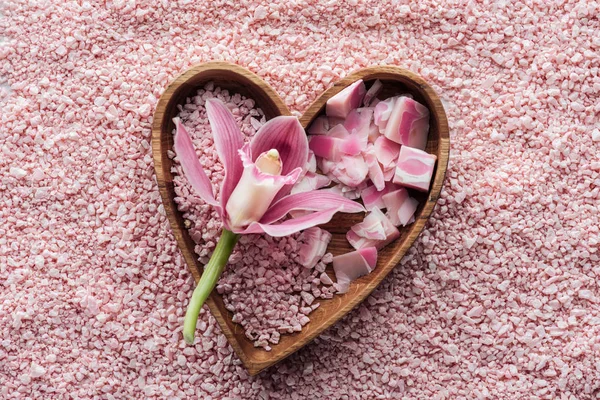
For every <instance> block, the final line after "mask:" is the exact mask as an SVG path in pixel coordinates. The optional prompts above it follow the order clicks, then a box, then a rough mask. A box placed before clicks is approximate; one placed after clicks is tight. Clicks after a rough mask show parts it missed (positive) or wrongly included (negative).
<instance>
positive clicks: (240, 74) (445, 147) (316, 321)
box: [152, 62, 450, 375]
mask: <svg viewBox="0 0 600 400" xmlns="http://www.w3.org/2000/svg"><path fill="white" fill-rule="evenodd" d="M358 79H363V80H364V81H365V84H366V85H367V88H368V87H369V86H370V85H371V84H372V83H373V82H374V81H375V80H376V79H379V80H381V81H382V82H383V84H384V91H383V93H382V94H381V95H380V96H378V97H380V98H387V97H390V96H393V95H397V94H402V93H410V94H411V95H412V96H413V97H414V98H415V100H417V101H419V102H421V103H422V104H425V105H426V106H427V108H429V111H430V115H431V116H430V131H429V140H428V142H427V149H426V151H427V152H428V153H431V154H435V155H436V156H437V163H436V167H435V171H434V177H433V179H432V184H431V188H430V191H429V193H420V192H415V191H411V196H413V197H415V198H417V199H418V200H419V208H418V209H417V212H416V214H415V219H416V220H415V222H414V223H413V224H411V225H408V226H407V227H405V228H399V229H400V232H401V236H400V238H399V239H397V240H396V241H394V242H393V243H391V244H390V245H388V246H386V247H385V248H384V249H382V250H380V251H379V257H378V260H377V267H376V268H375V270H374V271H373V272H372V273H371V274H369V275H367V276H364V277H362V278H359V279H358V280H356V281H354V282H352V284H351V285H350V290H349V291H348V292H347V293H345V294H343V295H335V296H334V297H333V298H332V299H330V300H322V299H319V302H320V303H321V306H320V307H319V308H317V309H316V310H315V311H313V312H312V313H311V314H310V322H309V323H308V324H307V325H305V326H304V327H303V329H302V331H301V332H297V333H294V334H284V335H282V336H281V340H280V342H279V343H278V344H276V345H273V346H272V350H271V351H265V350H263V349H262V348H256V347H254V345H253V343H252V342H251V341H250V340H249V339H247V338H246V336H245V334H244V330H243V329H242V327H241V326H240V325H238V324H236V323H234V322H233V321H232V317H233V315H232V314H231V312H229V311H228V310H227V309H226V308H225V304H224V303H223V299H222V297H221V295H219V294H218V293H217V292H216V291H213V292H212V294H211V295H210V297H209V298H208V300H207V304H208V307H209V309H210V311H211V313H212V314H213V316H214V317H215V318H216V320H217V322H218V323H219V325H220V327H221V329H222V331H223V333H224V334H225V336H226V337H227V340H228V341H229V343H230V344H231V346H232V347H233V349H234V351H235V352H236V354H237V355H238V357H239V358H240V360H241V361H242V363H243V364H244V366H245V367H246V369H247V370H248V371H249V372H250V374H251V375H256V374H258V373H259V372H260V371H262V370H264V369H265V368H267V367H269V366H271V365H273V364H275V363H277V362H279V361H281V360H283V359H284V358H286V357H287V356H289V355H290V354H292V353H294V352H295V351H297V350H298V349H300V348H301V347H303V346H305V345H306V344H308V343H309V342H310V341H312V340H313V339H314V338H315V337H316V336H318V335H319V334H320V333H321V332H323V331H324V330H325V329H327V328H328V327H330V326H331V325H333V324H334V323H335V322H336V321H338V320H339V319H340V318H341V317H343V316H344V315H345V314H347V313H348V312H349V311H350V310H352V309H353V308H354V307H355V306H357V305H358V304H360V303H361V302H362V301H363V300H364V299H365V298H366V297H367V296H368V295H369V293H371V292H372V291H373V290H374V289H375V288H376V287H377V285H379V283H380V282H381V281H382V280H383V278H385V276H386V275H387V274H388V273H389V272H390V271H391V270H392V269H393V268H394V266H396V265H397V264H398V262H399V261H400V259H401V258H402V257H403V256H404V254H405V253H406V252H407V251H408V249H409V248H410V246H411V245H412V244H413V242H414V241H415V239H416V238H417V237H418V236H419V234H420V233H421V231H422V230H423V227H424V226H425V223H426V222H427V219H428V218H429V216H430V215H431V212H432V211H433V208H434V207H435V203H436V201H437V199H438V197H439V195H440V191H441V189H442V185H443V181H444V176H445V174H446V168H447V164H448V156H449V150H450V139H449V133H448V121H447V119H446V114H445V112H444V108H443V106H442V103H441V101H440V99H439V98H438V96H437V95H436V94H435V92H434V90H433V89H432V88H431V87H430V86H429V85H428V84H427V83H426V82H425V81H424V80H423V79H422V78H421V77H419V76H418V75H416V74H413V73H412V72H409V71H407V70H404V69H402V68H398V67H393V66H376V67H370V68H364V69H361V70H359V71H356V72H354V73H352V74H350V75H348V76H346V77H345V78H343V79H341V80H340V81H338V82H336V83H335V85H334V86H332V87H331V88H329V89H328V90H326V91H325V92H324V93H323V94H322V95H321V96H320V97H319V98H318V99H316V100H315V101H314V102H313V103H312V104H311V105H310V107H309V108H308V110H306V112H305V113H304V115H303V116H302V117H301V118H300V122H301V123H302V126H303V127H304V128H305V129H306V127H307V126H308V125H310V123H311V122H312V121H313V120H314V119H315V118H316V117H317V116H318V115H320V114H322V113H323V112H324V110H325V103H326V102H327V99H329V98H330V97H332V96H333V95H335V94H336V93H338V92H339V91H341V90H342V89H343V88H345V87H346V86H348V85H350V84H351V83H352V82H355V81H356V80H358ZM209 81H212V82H214V83H215V86H220V87H221V88H222V89H227V90H229V92H230V93H240V94H241V95H244V96H246V97H248V98H251V99H254V100H255V102H256V104H257V105H258V106H259V107H260V108H262V110H263V111H264V113H265V116H266V118H267V120H269V119H271V118H273V117H276V116H277V115H289V114H290V111H289V110H288V108H287V107H286V106H285V104H284V103H283V101H282V100H281V98H280V97H279V96H278V95H277V93H275V91H274V90H273V89H272V88H271V87H270V86H269V85H268V84H267V83H266V82H264V81H263V80H262V79H261V78H259V77H258V76H256V75H255V74H253V73H251V72H250V71H248V70H246V69H245V68H242V67H240V66H237V65H234V64H229V63H225V62H209V63H205V64H202V65H199V66H196V67H193V68H191V69H189V70H188V71H186V72H185V73H183V74H182V75H180V76H179V77H177V78H176V79H175V80H174V81H173V82H172V83H171V84H170V85H169V86H168V87H167V89H166V90H165V91H164V93H163V94H162V96H161V98H160V100H159V102H158V105H157V107H156V111H155V113H154V121H153V125H152V152H153V155H154V168H155V171H156V178H157V182H158V187H159V190H160V194H161V197H162V201H163V206H164V209H165V212H166V214H167V217H168V219H169V223H170V225H171V229H172V230H173V234H174V236H175V238H176V239H177V243H178V244H179V248H180V250H181V253H182V254H183V257H184V259H185V261H186V263H187V265H188V267H189V269H190V271H191V273H192V275H193V276H194V279H195V280H196V282H197V281H198V280H199V279H200V275H201V274H202V271H203V268H204V266H203V265H202V264H201V263H200V262H199V261H198V257H197V255H196V254H195V253H194V241H193V240H192V238H191V237H190V235H189V233H188V230H187V229H186V228H185V226H184V218H183V214H182V213H181V212H179V211H178V209H177V204H176V203H175V200H174V198H175V191H174V185H173V174H172V172H171V166H172V160H171V159H170V158H169V157H168V156H167V151H168V150H172V148H173V135H172V132H173V129H174V124H173V122H172V119H173V117H175V116H176V115H177V113H178V109H177V105H178V104H185V100H186V98H189V97H192V96H194V95H195V93H196V91H197V90H198V89H199V88H202V87H204V85H205V84H206V83H207V82H209ZM362 218H363V215H362V214H358V215H357V214H339V215H336V216H335V217H334V218H333V219H332V220H331V222H329V223H328V224H326V225H323V226H322V228H324V229H327V230H328V231H330V232H331V233H332V234H333V238H332V240H331V243H330V245H329V248H328V251H330V252H331V253H333V254H334V255H337V254H343V253H345V252H348V251H352V250H353V249H352V248H351V247H350V245H349V244H348V242H347V241H346V236H345V235H346V232H347V231H348V230H349V229H350V227H351V226H352V225H353V224H355V223H357V222H360V221H361V220H362ZM329 268H330V267H328V271H327V272H328V273H329V274H330V275H331V276H333V273H332V271H331V270H330V269H329ZM190 296H191V293H190Z"/></svg>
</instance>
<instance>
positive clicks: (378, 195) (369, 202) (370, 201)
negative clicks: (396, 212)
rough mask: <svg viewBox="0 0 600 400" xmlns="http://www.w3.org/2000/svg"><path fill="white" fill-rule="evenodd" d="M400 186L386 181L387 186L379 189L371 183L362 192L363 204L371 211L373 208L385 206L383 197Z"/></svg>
mask: <svg viewBox="0 0 600 400" xmlns="http://www.w3.org/2000/svg"><path fill="white" fill-rule="evenodd" d="M398 188H399V187H398V186H396V185H394V184H393V183H391V182H386V183H385V186H384V188H383V189H382V190H377V188H376V187H375V185H371V186H368V187H366V188H365V189H364V190H363V191H362V192H361V194H360V197H361V198H362V201H363V205H364V206H365V208H366V209H367V211H371V210H372V209H373V208H379V209H382V208H385V203H384V202H383V199H382V197H383V196H384V195H385V194H387V193H389V192H392V191H394V190H397V189H398Z"/></svg>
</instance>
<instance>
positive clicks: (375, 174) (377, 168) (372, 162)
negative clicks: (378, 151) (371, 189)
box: [363, 146, 385, 190]
mask: <svg viewBox="0 0 600 400" xmlns="http://www.w3.org/2000/svg"><path fill="white" fill-rule="evenodd" d="M363 157H364V159H365V162H366V163H367V167H369V179H371V182H373V185H375V187H376V188H377V190H383V189H384V188H385V179H384V177H383V170H382V169H381V165H380V164H379V161H378V160H377V156H376V155H375V151H374V150H373V146H369V148H368V149H367V151H366V152H365V153H364V154H363Z"/></svg>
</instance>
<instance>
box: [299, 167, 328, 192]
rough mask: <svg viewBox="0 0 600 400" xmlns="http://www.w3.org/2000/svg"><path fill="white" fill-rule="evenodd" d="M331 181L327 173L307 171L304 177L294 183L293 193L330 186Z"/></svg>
mask: <svg viewBox="0 0 600 400" xmlns="http://www.w3.org/2000/svg"><path fill="white" fill-rule="evenodd" d="M330 183H331V179H329V178H328V177H327V176H325V175H321V174H315V173H313V172H307V173H306V175H304V177H303V178H302V179H300V180H299V181H298V182H296V183H295V184H294V186H293V187H292V190H291V193H292V194H294V193H303V192H310V191H311V190H317V189H321V188H323V187H325V186H328V185H329V184H330Z"/></svg>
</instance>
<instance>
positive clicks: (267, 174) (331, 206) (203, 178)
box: [173, 99, 364, 343]
mask: <svg viewBox="0 0 600 400" xmlns="http://www.w3.org/2000/svg"><path fill="white" fill-rule="evenodd" d="M206 112H207V114H208V119H209V122H210V126H211V129H212V132H213V139H214V144H215V148H216V150H217V154H218V155H219V158H220V160H221V162H222V163H223V168H224V170H225V179H224V180H223V184H222V186H221V191H220V199H219V201H217V200H216V199H215V196H214V192H213V188H212V184H211V182H210V180H209V179H208V176H207V175H206V173H205V172H204V170H203V169H202V165H201V164H200V161H199V160H198V157H197V156H196V153H195V150H194V146H193V143H192V140H191V139H190V136H189V134H188V133H187V131H186V130H185V127H184V126H183V124H182V123H181V121H180V120H179V119H178V118H176V119H174V122H175V125H176V129H177V131H176V133H175V139H174V142H175V143H174V146H173V147H174V149H175V153H176V154H177V157H178V159H179V162H180V164H181V166H182V169H183V172H184V174H185V176H186V177H187V179H188V181H189V182H190V184H191V185H192V187H193V188H194V190H195V191H196V192H197V193H198V195H199V196H200V197H201V198H202V199H203V200H204V201H205V202H206V203H207V204H210V205H212V206H213V207H215V208H216V209H217V211H218V212H219V214H220V216H221V219H222V221H223V233H222V235H221V238H220V239H219V243H218V244H217V246H216V248H215V250H214V252H213V254H212V256H211V259H210V261H209V262H208V264H206V266H205V268H204V272H203V274H202V277H201V279H200V282H198V285H197V286H196V289H195V290H194V294H193V295H192V299H191V301H190V304H189V305H188V310H187V313H186V317H185V322H184V330H183V334H184V338H185V340H186V342H188V343H193V341H194V332H195V329H196V322H197V319H198V314H199V312H200V309H201V307H202V305H203V304H204V301H205V300H206V298H207V297H208V295H209V294H210V292H211V291H212V290H213V288H214V286H215V285H216V283H217V280H218V279H219V276H220V275H221V273H222V272H223V269H224V267H225V265H226V264H227V260H228V259H229V255H230V254H231V252H232V251H233V249H234V247H235V244H236V243H237V239H238V237H239V235H240V234H249V233H266V234H268V235H270V236H276V237H279V236H287V235H290V234H292V233H296V232H299V231H301V230H304V229H307V228H310V227H313V226H316V225H320V224H323V223H326V222H328V221H329V220H331V218H332V217H333V215H334V214H335V213H337V212H347V213H355V212H361V211H364V208H363V207H362V206H361V205H360V204H359V203H357V202H355V201H352V200H349V199H346V198H345V197H343V196H341V195H339V194H335V193H332V192H330V191H320V190H313V191H310V192H304V193H295V194H289V192H290V190H291V188H292V186H293V185H294V183H296V181H297V180H298V179H299V178H300V177H302V176H303V175H304V174H305V173H306V164H307V160H308V139H307V136H306V134H305V132H304V129H302V126H301V125H300V123H299V122H298V119H297V118H296V117H290V116H280V117H276V118H273V119H271V120H270V121H268V122H267V123H266V124H264V125H263V126H262V127H261V128H260V129H259V130H258V132H257V133H256V135H255V136H254V137H253V138H252V140H251V141H250V143H248V144H246V145H244V140H243V135H242V133H241V131H240V129H239V127H238V126H237V124H236V122H235V118H234V117H233V115H232V114H231V112H230V111H229V109H228V108H227V106H226V105H225V104H223V103H222V102H221V101H219V100H216V99H209V100H207V101H206ZM290 211H308V212H309V213H308V214H304V213H302V214H303V215H302V216H301V217H299V218H288V219H285V220H284V217H285V216H286V215H288V213H289V212H290Z"/></svg>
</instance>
